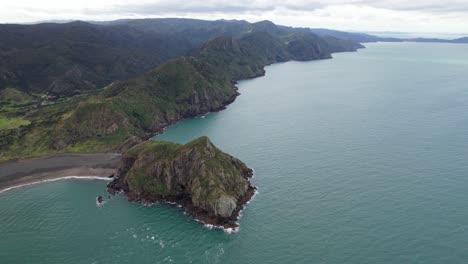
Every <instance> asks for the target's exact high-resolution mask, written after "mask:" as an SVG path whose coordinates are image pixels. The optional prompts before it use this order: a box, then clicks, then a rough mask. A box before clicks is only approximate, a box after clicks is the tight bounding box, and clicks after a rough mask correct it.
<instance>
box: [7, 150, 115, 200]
mask: <svg viewBox="0 0 468 264" xmlns="http://www.w3.org/2000/svg"><path fill="white" fill-rule="evenodd" d="M119 161H120V155H119V154H114V153H103V154H59V155H50V156H45V157H39V158H32V159H24V160H15V161H9V162H5V163H0V193H1V192H4V191H7V190H12V189H15V188H18V187H22V186H29V185H32V184H38V183H41V182H50V181H56V180H60V179H77V178H81V179H105V180H108V179H110V178H109V176H111V175H113V174H115V173H116V172H117V168H118V164H119Z"/></svg>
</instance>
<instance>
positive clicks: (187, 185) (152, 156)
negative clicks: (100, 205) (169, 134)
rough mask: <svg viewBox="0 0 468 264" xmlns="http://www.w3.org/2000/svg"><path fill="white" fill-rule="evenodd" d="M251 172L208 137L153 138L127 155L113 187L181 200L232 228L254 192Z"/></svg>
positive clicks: (144, 198)
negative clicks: (174, 140) (177, 141)
mask: <svg viewBox="0 0 468 264" xmlns="http://www.w3.org/2000/svg"><path fill="white" fill-rule="evenodd" d="M251 176H252V170H251V169H249V168H248V167H247V166H246V165H245V164H244V163H243V162H242V161H240V160H238V159H237V158H234V157H232V156H230V155H228V154H226V153H224V152H222V151H221V150H219V149H218V148H217V147H216V146H214V145H213V143H212V142H211V141H210V140H209V139H208V138H207V137H201V138H199V139H196V140H194V141H191V142H189V143H187V144H185V145H180V144H175V143H170V142H158V141H148V142H144V143H141V144H139V145H136V146H135V147H133V148H131V149H129V150H128V151H127V152H126V153H125V154H124V155H123V156H122V158H121V164H120V168H119V172H118V175H117V177H116V179H115V180H114V181H112V182H111V183H109V185H108V190H109V192H111V193H113V194H114V193H116V192H118V191H123V192H124V193H125V194H126V195H127V196H128V199H129V200H130V201H140V202H145V203H146V202H149V203H152V202H157V201H163V202H170V203H177V204H180V205H182V206H183V207H184V208H185V210H186V211H187V212H188V213H190V214H191V215H193V216H194V217H195V218H196V219H198V220H200V221H202V222H204V223H206V224H212V225H216V226H222V227H225V228H232V227H236V226H237V224H236V220H237V218H238V215H239V211H240V210H241V209H242V207H243V206H244V204H245V203H246V202H248V201H249V200H250V198H251V197H252V195H253V194H254V193H255V188H254V187H252V186H251V184H250V182H249V178H250V177H251Z"/></svg>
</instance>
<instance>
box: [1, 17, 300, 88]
mask: <svg viewBox="0 0 468 264" xmlns="http://www.w3.org/2000/svg"><path fill="white" fill-rule="evenodd" d="M297 30H299V29H294V28H289V27H281V26H276V25H274V24H273V23H271V22H259V23H253V24H251V23H248V22H246V21H236V20H218V21H204V20H195V19H176V18H173V19H170V18H169V19H139V20H117V21H112V22H107V23H99V24H96V23H88V22H81V21H76V22H70V23H62V24H56V23H44V24H36V25H9V24H6V25H0V90H1V89H4V88H7V87H12V88H16V89H18V90H22V91H25V92H28V93H43V94H53V95H62V96H69V95H76V94H80V93H83V92H85V91H89V90H94V89H100V88H103V87H105V86H107V85H109V84H111V83H112V82H113V81H115V80H126V79H129V78H132V77H136V76H138V75H140V74H143V73H144V72H146V71H148V70H150V69H152V68H155V67H157V66H159V65H161V64H162V63H164V62H166V61H167V60H169V59H173V58H176V57H179V56H183V55H190V54H191V53H192V52H194V50H195V49H196V48H198V47H199V46H200V45H201V44H202V43H204V42H206V41H208V40H209V39H212V38H215V37H218V36H236V35H241V34H245V33H248V32H252V31H267V32H268V31H269V32H270V33H272V32H274V33H279V32H282V33H287V32H295V31H297Z"/></svg>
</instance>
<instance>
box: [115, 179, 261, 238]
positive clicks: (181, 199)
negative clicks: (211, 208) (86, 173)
mask: <svg viewBox="0 0 468 264" xmlns="http://www.w3.org/2000/svg"><path fill="white" fill-rule="evenodd" d="M250 171H252V170H250ZM247 177H248V178H249V179H250V178H251V177H252V174H249V175H248V176H247ZM116 178H117V177H116ZM249 183H250V181H249ZM116 184H117V181H115V180H113V181H111V182H110V183H109V184H108V185H107V191H108V192H109V193H110V194H112V195H117V194H123V195H126V196H127V198H128V201H130V202H137V203H142V204H155V203H164V204H168V205H176V206H180V207H182V208H183V209H184V211H185V213H187V214H188V215H190V216H191V217H192V218H194V219H195V220H196V221H198V222H200V223H202V224H204V225H210V226H213V227H220V228H223V229H229V228H231V229H236V228H238V227H239V224H238V223H237V221H238V220H239V218H240V213H241V212H242V210H243V209H244V208H245V206H246V205H247V204H248V203H249V202H250V201H251V200H252V198H253V197H254V196H255V193H256V192H257V188H256V187H254V186H252V185H249V187H248V190H247V192H246V193H245V195H244V196H242V198H241V199H240V200H239V201H238V203H237V206H236V209H235V210H234V211H233V214H232V215H231V217H229V218H222V217H216V216H210V215H209V214H208V213H207V212H206V211H205V210H203V209H200V208H199V207H197V206H195V205H194V204H193V203H192V201H191V197H188V196H173V197H165V198H156V199H155V198H151V197H145V198H143V197H141V198H140V197H135V196H132V195H129V193H128V190H127V191H126V190H124V189H121V188H120V187H121V186H116Z"/></svg>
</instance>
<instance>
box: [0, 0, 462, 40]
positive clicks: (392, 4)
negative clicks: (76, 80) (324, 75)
mask: <svg viewBox="0 0 468 264" xmlns="http://www.w3.org/2000/svg"><path fill="white" fill-rule="evenodd" d="M153 17H185V18H199V19H208V20H215V19H243V20H247V21H249V22H255V21H260V20H271V21H273V22H274V23H276V24H281V25H288V26H298V27H311V28H331V29H339V30H348V31H361V32H387V31H390V32H415V33H421V35H424V34H426V35H427V33H447V34H455V35H457V34H462V35H463V33H468V0H191V1H189V0H89V1H88V0H84V1H80V0H74V1H69V0H0V23H29V22H36V21H47V20H93V21H103V20H114V19H120V18H153ZM465 35H468V34H465Z"/></svg>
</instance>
